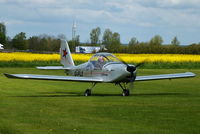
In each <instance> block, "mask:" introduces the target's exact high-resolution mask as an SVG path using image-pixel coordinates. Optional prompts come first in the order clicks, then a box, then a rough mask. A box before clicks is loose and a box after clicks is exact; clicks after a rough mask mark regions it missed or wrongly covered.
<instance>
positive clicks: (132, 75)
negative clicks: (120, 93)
mask: <svg viewBox="0 0 200 134" xmlns="http://www.w3.org/2000/svg"><path fill="white" fill-rule="evenodd" d="M122 63H123V64H124V65H126V67H127V68H126V70H127V71H128V72H130V74H131V75H130V87H129V88H130V89H133V82H134V80H135V77H136V76H134V72H135V70H136V69H137V68H138V67H139V66H141V65H143V64H145V61H143V62H141V63H138V64H136V65H135V66H130V65H128V64H127V63H126V62H125V61H123V60H122Z"/></svg>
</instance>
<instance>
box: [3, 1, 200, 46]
mask: <svg viewBox="0 0 200 134" xmlns="http://www.w3.org/2000/svg"><path fill="white" fill-rule="evenodd" d="M73 20H76V23H77V34H78V35H80V40H81V42H89V41H90V40H89V38H90V37H89V32H90V31H91V29H92V28H96V27H97V26H99V27H100V28H101V30H102V33H103V32H104V30H105V29H106V28H110V29H111V30H112V31H113V32H118V33H120V35H121V42H122V43H128V42H129V40H130V38H131V37H136V38H137V39H138V40H139V41H140V42H142V41H143V42H145V41H149V40H150V39H151V38H152V37H153V36H154V35H157V34H159V35H161V36H162V37H163V39H164V43H170V42H171V40H172V38H173V37H174V36H177V37H178V39H179V40H180V42H181V44H182V45H187V44H191V43H198V42H200V0H73V1H72V0H59V1H58V0H0V22H5V24H6V26H7V34H8V36H10V37H13V36H14V35H16V34H17V33H19V32H26V34H27V36H28V37H30V36H33V35H41V34H44V33H46V34H50V35H55V36H57V35H58V34H64V35H66V37H67V39H71V35H72V32H71V31H72V30H71V29H72V24H73Z"/></svg>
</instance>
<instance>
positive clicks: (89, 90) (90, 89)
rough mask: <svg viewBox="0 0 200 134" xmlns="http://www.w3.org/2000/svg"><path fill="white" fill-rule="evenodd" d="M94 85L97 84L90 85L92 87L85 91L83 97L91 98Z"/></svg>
mask: <svg viewBox="0 0 200 134" xmlns="http://www.w3.org/2000/svg"><path fill="white" fill-rule="evenodd" d="M96 84H97V83H92V87H91V88H89V89H86V90H85V92H84V96H91V92H92V89H93V88H94V86H95V85H96Z"/></svg>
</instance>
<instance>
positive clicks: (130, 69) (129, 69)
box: [126, 66, 136, 73]
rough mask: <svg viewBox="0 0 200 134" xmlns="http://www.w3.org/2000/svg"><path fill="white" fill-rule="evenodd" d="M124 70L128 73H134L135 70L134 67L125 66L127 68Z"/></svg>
mask: <svg viewBox="0 0 200 134" xmlns="http://www.w3.org/2000/svg"><path fill="white" fill-rule="evenodd" d="M126 70H127V71H128V72H130V73H131V72H135V70H136V67H135V66H127V68H126Z"/></svg>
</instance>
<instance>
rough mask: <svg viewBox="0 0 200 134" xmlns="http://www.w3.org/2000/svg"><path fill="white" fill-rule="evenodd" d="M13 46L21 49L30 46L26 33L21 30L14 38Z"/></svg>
mask: <svg viewBox="0 0 200 134" xmlns="http://www.w3.org/2000/svg"><path fill="white" fill-rule="evenodd" d="M12 43H13V47H14V48H16V49H19V50H26V49H27V48H28V44H27V40H26V33H24V32H21V33H19V34H17V35H15V37H14V38H13V40H12Z"/></svg>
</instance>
